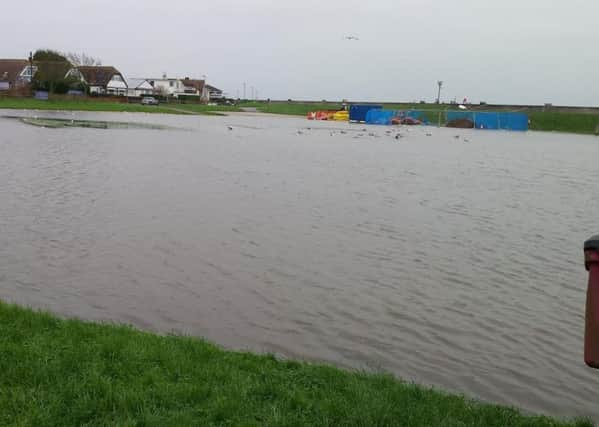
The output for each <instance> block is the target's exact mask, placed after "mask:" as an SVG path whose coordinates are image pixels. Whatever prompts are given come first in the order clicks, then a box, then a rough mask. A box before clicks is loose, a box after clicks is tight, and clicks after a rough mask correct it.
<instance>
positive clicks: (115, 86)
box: [67, 66, 128, 96]
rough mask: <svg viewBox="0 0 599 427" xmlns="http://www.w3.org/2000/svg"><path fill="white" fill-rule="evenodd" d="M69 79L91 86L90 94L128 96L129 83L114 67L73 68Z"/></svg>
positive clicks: (69, 73)
mask: <svg viewBox="0 0 599 427" xmlns="http://www.w3.org/2000/svg"><path fill="white" fill-rule="evenodd" d="M67 77H76V78H78V79H80V80H81V81H82V82H84V83H85V84H87V85H88V86H89V93H91V94H101V95H118V96H126V95H127V89H128V88H127V83H126V82H125V79H124V78H123V75H122V74H121V73H120V72H119V70H117V69H116V68H114V67H110V66H108V67H101V66H79V67H74V68H72V69H71V70H70V71H69V72H68V73H67Z"/></svg>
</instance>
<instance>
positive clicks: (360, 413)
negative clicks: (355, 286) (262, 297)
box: [0, 302, 592, 427]
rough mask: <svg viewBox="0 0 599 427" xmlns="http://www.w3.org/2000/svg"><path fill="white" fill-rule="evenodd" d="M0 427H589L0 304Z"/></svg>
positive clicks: (382, 378) (374, 378) (377, 378)
mask: <svg viewBox="0 0 599 427" xmlns="http://www.w3.org/2000/svg"><path fill="white" fill-rule="evenodd" d="M0 425H2V426H9V425H18V426H79V425H86V426H169V425H171V426H186V425H190V426H191V425H207V426H230V425H241V426H395V425H409V426H502V427H503V426H591V425H592V424H591V422H589V421H584V420H577V421H571V422H567V421H559V420H556V419H552V418H547V417H541V416H526V415H523V414H522V413H520V412H519V411H517V410H515V409H511V408H506V407H500V406H493V405H487V404H482V403H479V402H475V401H471V400H468V399H465V398H464V397H461V396H455V395H449V394H445V393H442V392H439V391H434V390H430V389H426V388H423V387H419V386H416V385H413V384H406V383H402V382H400V381H398V380H396V379H394V378H392V377H390V376H387V375H375V374H365V373H357V372H347V371H343V370H339V369H336V368H333V367H328V366H322V365H314V364H307V363H300V362H296V361H284V360H277V359H276V358H275V357H273V356H268V355H265V356H259V355H254V354H250V353H242V352H232V351H225V350H222V349H221V348H219V347H217V346H215V345H213V344H210V343H207V342H205V341H202V340H199V339H194V338H188V337H181V336H159V335H155V334H151V333H146V332H140V331H138V330H135V329H133V328H130V327H125V326H116V325H105V324H96V323H87V322H82V321H78V320H61V319H59V318H57V317H55V316H52V315H50V314H45V313H40V312H34V311H31V310H28V309H23V308H19V307H16V306H14V305H8V304H4V303H1V302H0Z"/></svg>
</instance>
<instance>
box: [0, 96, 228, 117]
mask: <svg viewBox="0 0 599 427" xmlns="http://www.w3.org/2000/svg"><path fill="white" fill-rule="evenodd" d="M7 108H10V109H17V110H21V109H25V110H64V111H108V112H132V113H164V114H211V113H214V112H218V111H238V109H237V108H235V107H225V106H218V105H214V106H211V105H202V104H165V103H163V104H160V105H141V104H124V103H119V102H110V101H104V100H102V99H93V98H82V99H51V100H48V101H41V100H37V99H33V98H7V97H0V109H7Z"/></svg>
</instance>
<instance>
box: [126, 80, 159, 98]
mask: <svg viewBox="0 0 599 427" xmlns="http://www.w3.org/2000/svg"><path fill="white" fill-rule="evenodd" d="M153 93H154V86H152V84H151V83H150V81H149V80H147V79H127V96H144V95H152V94H153Z"/></svg>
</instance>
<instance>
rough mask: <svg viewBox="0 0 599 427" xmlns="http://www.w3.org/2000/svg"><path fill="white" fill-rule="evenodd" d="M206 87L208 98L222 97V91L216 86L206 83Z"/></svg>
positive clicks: (223, 95)
mask: <svg viewBox="0 0 599 427" xmlns="http://www.w3.org/2000/svg"><path fill="white" fill-rule="evenodd" d="M206 89H208V95H209V96H210V99H223V98H224V97H225V94H224V93H223V91H222V90H220V89H219V88H217V87H214V86H210V85H206Z"/></svg>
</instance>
